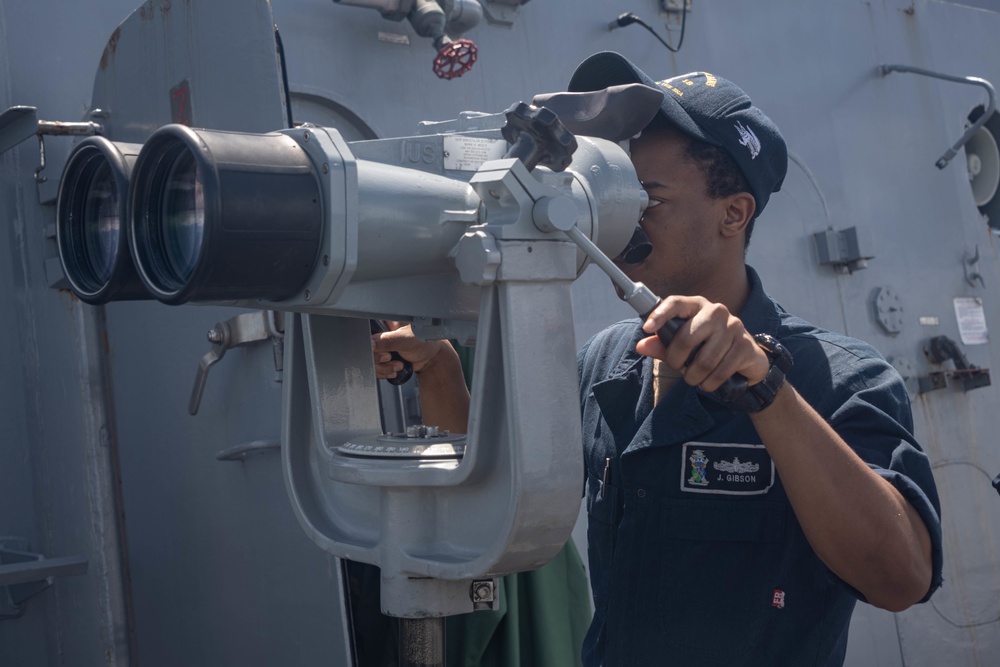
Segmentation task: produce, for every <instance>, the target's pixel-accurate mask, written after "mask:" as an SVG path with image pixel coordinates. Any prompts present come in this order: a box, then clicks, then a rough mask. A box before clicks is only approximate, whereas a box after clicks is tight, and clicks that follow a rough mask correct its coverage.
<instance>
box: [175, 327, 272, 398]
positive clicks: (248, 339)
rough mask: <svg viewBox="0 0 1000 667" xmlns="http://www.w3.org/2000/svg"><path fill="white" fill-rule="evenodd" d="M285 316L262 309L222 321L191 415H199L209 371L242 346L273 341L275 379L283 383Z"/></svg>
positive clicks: (201, 368)
mask: <svg viewBox="0 0 1000 667" xmlns="http://www.w3.org/2000/svg"><path fill="white" fill-rule="evenodd" d="M284 339H285V322H284V314H283V313H281V312H278V311H273V310H259V311H257V312H253V313H243V314H242V315H237V316H236V317H232V318H230V319H228V320H226V321H225V322H219V323H218V324H216V325H215V326H214V327H213V328H212V329H211V330H210V331H209V332H208V342H210V343H211V344H212V349H211V350H209V351H208V352H207V353H206V354H205V356H203V357H202V358H201V361H200V362H199V363H198V374H197V375H196V376H195V379H194V388H193V389H192V390H191V401H190V403H188V412H189V413H191V414H192V415H196V414H198V408H199V406H200V405H201V396H202V394H203V393H204V392H205V383H206V382H207V381H208V371H210V370H211V369H212V366H214V365H215V364H217V363H219V360H220V359H222V357H224V356H225V355H226V350H228V349H230V348H233V347H240V346H242V345H249V344H251V343H256V342H258V341H262V340H270V341H271V343H272V345H273V346H274V370H275V373H276V374H277V377H276V378H275V379H276V380H277V381H279V382H280V374H281V371H282V369H283V368H284Z"/></svg>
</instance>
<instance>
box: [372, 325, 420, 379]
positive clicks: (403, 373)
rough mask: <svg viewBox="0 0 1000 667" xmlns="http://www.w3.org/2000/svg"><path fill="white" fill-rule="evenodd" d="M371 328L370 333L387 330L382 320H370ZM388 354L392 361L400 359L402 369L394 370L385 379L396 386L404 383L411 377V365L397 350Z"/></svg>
mask: <svg viewBox="0 0 1000 667" xmlns="http://www.w3.org/2000/svg"><path fill="white" fill-rule="evenodd" d="M371 329H372V333H382V332H384V331H388V330H389V329H388V328H387V327H386V326H385V323H384V322H383V321H382V320H371ZM389 354H390V355H392V360H393V361H402V362H403V368H402V370H399V371H396V375H395V377H391V378H386V379H385V381H386V382H388V383H389V384H393V385H397V386H398V385H401V384H406V382H407V381H409V379H410V378H411V377H413V365H412V364H411V363H410V362H409V361H407V360H406V359H404V358H403V357H401V356H400V354H399V352H390V353H389Z"/></svg>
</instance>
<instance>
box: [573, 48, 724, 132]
mask: <svg viewBox="0 0 1000 667" xmlns="http://www.w3.org/2000/svg"><path fill="white" fill-rule="evenodd" d="M626 83H641V84H645V85H647V86H650V87H651V88H655V89H656V90H658V91H660V92H666V94H665V95H664V96H663V102H661V104H660V111H659V113H660V114H662V115H663V116H664V117H665V118H666V119H667V120H668V121H670V122H671V123H672V124H674V125H676V126H677V127H678V128H680V129H681V130H682V131H684V132H685V133H687V134H690V135H691V136H692V137H695V138H697V139H701V140H702V141H706V142H708V143H710V144H714V145H716V146H721V145H722V144H721V142H720V141H718V140H717V139H715V137H713V136H712V135H710V134H707V133H706V132H705V131H704V130H703V129H702V128H701V127H700V126H699V125H698V124H697V123H695V122H694V120H692V119H691V116H689V115H688V113H687V112H686V111H685V110H684V108H683V107H681V105H680V104H678V103H677V100H675V99H674V96H673V94H671V93H670V92H669V91H664V87H663V86H661V85H659V84H658V83H657V82H656V81H655V80H653V79H652V78H650V77H649V76H648V75H647V74H646V73H645V72H643V71H642V70H641V69H639V68H638V67H636V66H635V65H633V64H632V63H631V62H630V61H629V60H628V58H626V57H625V56H623V55H622V54H620V53H616V52H614V51H603V52H601V53H595V54H594V55H592V56H590V57H589V58H587V59H586V60H584V61H583V62H582V63H580V66H579V67H577V68H576V71H575V72H573V77H572V78H571V79H570V81H569V86H568V88H567V89H568V90H569V91H570V92H584V91H590V90H601V89H602V88H607V87H609V86H617V85H620V84H626Z"/></svg>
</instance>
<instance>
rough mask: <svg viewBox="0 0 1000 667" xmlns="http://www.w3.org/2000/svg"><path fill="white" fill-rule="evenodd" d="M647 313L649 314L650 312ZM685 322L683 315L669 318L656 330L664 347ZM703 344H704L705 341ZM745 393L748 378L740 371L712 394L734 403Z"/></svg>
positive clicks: (693, 355)
mask: <svg viewBox="0 0 1000 667" xmlns="http://www.w3.org/2000/svg"><path fill="white" fill-rule="evenodd" d="M657 305H659V304H657ZM646 315H647V316H648V315H649V313H647V314H646ZM685 322H687V320H685V319H684V318H683V317H675V318H673V319H670V320H667V323H666V324H664V325H663V326H662V327H660V328H659V330H658V331H657V332H656V337H657V338H659V339H660V342H661V343H663V347H668V346H669V345H670V341H672V340H673V339H674V336H675V335H676V334H677V331H678V330H679V329H680V328H681V327H682V326H684V323H685ZM701 345H704V343H702V344H701ZM701 345H698V347H696V348H694V350H692V351H691V354H690V355H689V356H688V358H687V361H685V362H684V365H685V366H688V365H690V364H691V362H693V361H694V358H695V357H696V356H697V355H698V351H699V350H701ZM745 393H747V379H746V378H745V377H743V376H742V375H740V374H739V373H736V374H735V375H733V376H732V377H731V378H729V379H728V380H726V381H725V382H723V383H722V384H721V385H720V386H719V388H718V389H716V390H715V391H713V392H712V395H713V396H715V397H716V398H718V399H719V400H720V401H722V402H723V403H732V402H733V401H737V400H739V399H741V398H743V395H744V394H745Z"/></svg>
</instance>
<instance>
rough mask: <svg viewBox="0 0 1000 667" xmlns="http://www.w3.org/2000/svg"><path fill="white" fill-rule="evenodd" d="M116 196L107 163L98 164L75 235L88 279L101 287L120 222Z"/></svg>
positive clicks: (114, 252) (114, 250)
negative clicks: (82, 252) (80, 248)
mask: <svg viewBox="0 0 1000 667" xmlns="http://www.w3.org/2000/svg"><path fill="white" fill-rule="evenodd" d="M119 208H120V205H119V193H118V186H117V185H115V182H114V179H113V178H112V177H111V168H110V167H109V166H108V163H107V162H103V161H102V162H100V164H99V165H98V166H97V169H96V171H95V173H94V175H93V178H92V179H90V183H89V187H87V188H86V194H85V195H84V203H83V224H82V225H80V229H79V230H78V233H79V234H80V235H81V236H82V237H83V238H82V239H80V240H81V241H82V246H83V249H84V259H85V261H86V265H87V268H88V269H89V271H88V273H89V276H88V277H89V278H90V279H91V280H92V281H93V282H94V283H105V282H107V281H108V278H110V277H111V270H112V269H113V268H114V263H115V256H116V255H117V254H118V238H119V236H120V234H121V223H122V219H121V217H120V216H119V214H118V212H119Z"/></svg>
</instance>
